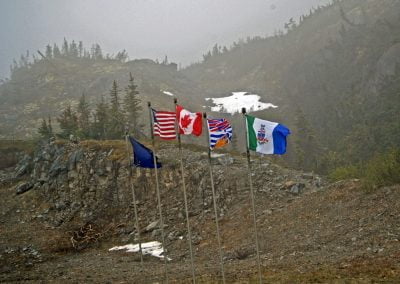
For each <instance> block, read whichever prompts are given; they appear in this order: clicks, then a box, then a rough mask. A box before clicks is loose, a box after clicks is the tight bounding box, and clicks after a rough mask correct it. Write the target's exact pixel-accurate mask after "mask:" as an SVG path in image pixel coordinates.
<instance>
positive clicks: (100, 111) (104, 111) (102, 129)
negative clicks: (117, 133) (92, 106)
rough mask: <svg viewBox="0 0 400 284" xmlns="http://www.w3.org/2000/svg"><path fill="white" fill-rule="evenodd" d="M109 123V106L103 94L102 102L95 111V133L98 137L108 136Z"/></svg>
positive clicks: (104, 137)
mask: <svg viewBox="0 0 400 284" xmlns="http://www.w3.org/2000/svg"><path fill="white" fill-rule="evenodd" d="M108 125H109V107H108V105H107V103H106V102H105V101H104V97H103V96H101V100H100V103H98V104H97V106H96V111H95V113H94V123H93V134H94V137H96V138H97V139H103V140H104V139H106V138H108V133H107V126H108Z"/></svg>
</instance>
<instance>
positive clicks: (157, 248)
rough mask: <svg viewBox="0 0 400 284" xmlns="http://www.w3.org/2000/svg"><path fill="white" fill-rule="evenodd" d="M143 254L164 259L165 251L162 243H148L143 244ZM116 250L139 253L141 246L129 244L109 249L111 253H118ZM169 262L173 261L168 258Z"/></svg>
mask: <svg viewBox="0 0 400 284" xmlns="http://www.w3.org/2000/svg"><path fill="white" fill-rule="evenodd" d="M141 246H142V253H143V255H146V254H150V255H152V256H155V257H158V258H164V255H163V253H164V249H163V247H162V245H161V243H160V242H157V241H154V242H147V243H142V244H141ZM116 250H126V252H139V251H140V250H139V244H128V245H125V246H116V247H112V248H110V249H109V251H116ZM167 260H171V259H170V258H169V257H167Z"/></svg>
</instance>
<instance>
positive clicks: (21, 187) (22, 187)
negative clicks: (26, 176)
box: [15, 182, 33, 194]
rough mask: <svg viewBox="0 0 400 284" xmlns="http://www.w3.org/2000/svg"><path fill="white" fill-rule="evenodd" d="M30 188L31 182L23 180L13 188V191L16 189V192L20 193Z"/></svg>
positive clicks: (31, 186)
mask: <svg viewBox="0 0 400 284" xmlns="http://www.w3.org/2000/svg"><path fill="white" fill-rule="evenodd" d="M32 188H33V184H32V183H30V182H25V183H22V184H20V185H18V186H17V187H16V188H15V191H16V193H17V194H22V193H24V192H27V191H28V190H30V189H32Z"/></svg>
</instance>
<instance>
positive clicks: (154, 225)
mask: <svg viewBox="0 0 400 284" xmlns="http://www.w3.org/2000/svg"><path fill="white" fill-rule="evenodd" d="M156 228H158V220H157V221H154V222H151V223H150V224H149V225H147V227H146V229H145V231H146V232H151V231H153V230H154V229H156Z"/></svg>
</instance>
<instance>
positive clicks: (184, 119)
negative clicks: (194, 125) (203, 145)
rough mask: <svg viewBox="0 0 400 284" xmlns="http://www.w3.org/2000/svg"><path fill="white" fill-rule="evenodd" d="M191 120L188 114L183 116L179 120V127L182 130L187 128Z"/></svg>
mask: <svg viewBox="0 0 400 284" xmlns="http://www.w3.org/2000/svg"><path fill="white" fill-rule="evenodd" d="M192 120H193V119H191V118H190V115H189V114H185V115H184V116H183V117H182V118H181V125H182V128H187V127H188V126H189V125H190V123H191V122H192Z"/></svg>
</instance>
